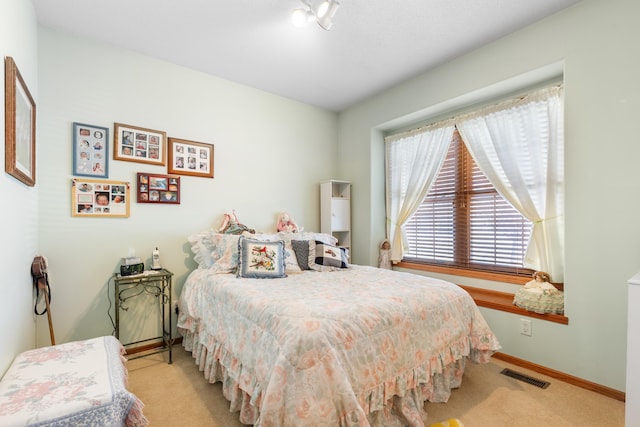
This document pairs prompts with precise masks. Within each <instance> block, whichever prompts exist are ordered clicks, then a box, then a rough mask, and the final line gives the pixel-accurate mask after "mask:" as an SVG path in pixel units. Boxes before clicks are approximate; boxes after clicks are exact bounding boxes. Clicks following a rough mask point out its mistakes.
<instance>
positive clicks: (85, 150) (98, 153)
mask: <svg viewBox="0 0 640 427" xmlns="http://www.w3.org/2000/svg"><path fill="white" fill-rule="evenodd" d="M73 175H76V176H91V177H95V178H108V177H109V129H108V128H105V127H101V126H93V125H87V124H84V123H76V122H74V123H73Z"/></svg>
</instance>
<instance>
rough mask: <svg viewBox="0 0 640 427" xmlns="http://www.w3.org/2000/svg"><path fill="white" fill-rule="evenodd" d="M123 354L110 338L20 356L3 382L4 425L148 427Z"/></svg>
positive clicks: (0, 386) (0, 397)
mask: <svg viewBox="0 0 640 427" xmlns="http://www.w3.org/2000/svg"><path fill="white" fill-rule="evenodd" d="M122 354H123V348H122V345H121V344H120V342H119V341H118V340H117V339H116V338H114V337H112V336H105V337H99V338H94V339H90V340H85V341H76V342H70V343H66V344H60V345H55V346H50V347H43V348H39V349H35V350H29V351H26V352H24V353H21V354H19V355H18V356H17V357H16V358H15V359H14V361H13V363H12V364H11V366H10V367H9V370H8V371H7V372H6V374H5V375H4V377H3V378H2V380H1V381H0V425H1V426H127V427H134V426H136V427H137V426H145V425H147V424H148V422H147V419H146V418H145V417H144V415H143V414H142V407H143V405H142V402H140V401H139V400H138V398H137V397H136V396H134V395H133V394H131V393H130V392H128V391H127V389H126V380H127V371H126V368H125V366H124V364H123V362H124V360H123V357H122Z"/></svg>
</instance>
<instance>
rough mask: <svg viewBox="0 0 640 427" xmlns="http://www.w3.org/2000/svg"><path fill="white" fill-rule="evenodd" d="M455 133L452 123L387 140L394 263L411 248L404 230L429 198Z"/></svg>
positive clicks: (388, 231) (390, 238)
mask: <svg viewBox="0 0 640 427" xmlns="http://www.w3.org/2000/svg"><path fill="white" fill-rule="evenodd" d="M453 130H454V125H453V122H452V121H447V122H441V123H438V124H437V125H432V126H427V127H423V128H420V129H416V130H413V131H410V132H405V133H402V134H397V135H392V136H390V137H387V138H386V139H385V145H386V156H385V172H386V175H387V180H386V181H387V187H386V202H387V203H386V206H387V236H388V238H389V242H390V243H391V261H392V262H394V263H395V262H399V261H401V260H402V257H403V255H404V252H405V250H406V249H408V246H409V245H408V242H407V238H406V236H405V234H404V230H403V228H402V226H403V225H404V224H405V223H406V222H407V221H408V220H409V218H411V216H412V215H413V214H414V212H415V211H416V210H417V209H418V207H419V206H420V204H421V203H422V201H423V200H424V198H425V197H426V195H427V193H428V191H429V188H430V187H431V184H432V183H433V181H434V179H435V177H436V175H437V174H438V171H439V170H440V167H441V166H442V163H443V162H444V159H445V158H446V155H447V149H448V147H449V143H450V142H451V138H452V136H453Z"/></svg>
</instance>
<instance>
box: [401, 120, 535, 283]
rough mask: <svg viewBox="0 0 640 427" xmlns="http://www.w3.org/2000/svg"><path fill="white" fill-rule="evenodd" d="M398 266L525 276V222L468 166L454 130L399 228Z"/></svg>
mask: <svg viewBox="0 0 640 427" xmlns="http://www.w3.org/2000/svg"><path fill="white" fill-rule="evenodd" d="M405 232H406V235H407V238H408V241H409V251H407V253H406V254H405V257H404V261H408V262H418V263H426V264H438V265H447V266H451V267H457V268H466V269H473V270H484V271H498V272H504V273H512V274H513V273H515V274H527V275H530V274H531V272H532V271H531V270H529V269H526V268H524V267H523V264H522V260H523V258H524V254H525V250H526V246H527V243H528V241H529V237H530V235H531V222H530V221H528V220H527V219H526V218H524V217H523V216H522V215H521V214H520V213H519V212H518V211H517V210H516V209H515V208H513V207H512V206H511V205H510V204H509V203H508V202H507V201H506V200H505V199H504V198H503V197H502V196H501V195H500V194H499V193H498V192H497V191H496V189H495V187H494V186H493V185H492V184H491V183H490V182H489V180H488V179H487V178H486V176H485V175H484V174H483V173H482V171H480V168H479V167H478V165H477V164H476V163H475V162H474V161H473V158H472V157H471V154H470V153H469V151H468V150H467V149H466V147H465V145H464V143H463V142H462V139H461V137H460V134H459V133H458V131H457V130H456V131H455V132H454V134H453V138H452V141H451V145H450V147H449V151H448V153H447V157H446V159H445V162H444V164H443V166H442V168H441V170H440V171H439V173H438V176H437V177H436V180H435V182H434V184H433V186H432V187H431V189H430V190H429V193H428V194H427V196H426V197H425V199H424V201H423V202H422V204H421V206H420V208H419V209H418V210H417V211H416V213H415V214H414V215H413V217H412V218H411V219H410V220H409V221H408V223H407V224H406V225H405Z"/></svg>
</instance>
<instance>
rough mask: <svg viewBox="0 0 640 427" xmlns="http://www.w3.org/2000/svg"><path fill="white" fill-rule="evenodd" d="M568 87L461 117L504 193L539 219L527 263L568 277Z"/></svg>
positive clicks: (473, 149) (464, 131)
mask: <svg viewBox="0 0 640 427" xmlns="http://www.w3.org/2000/svg"><path fill="white" fill-rule="evenodd" d="M562 96H563V89H562V87H554V88H547V89H543V90H540V91H537V92H534V93H531V94H529V95H527V96H526V97H524V98H522V99H518V100H512V101H508V102H505V103H501V104H498V105H495V106H492V107H489V108H486V109H482V110H480V111H476V112H474V113H471V114H469V115H465V116H461V117H458V118H457V120H456V124H457V127H458V131H459V132H460V135H461V136H462V139H463V140H464V142H465V144H466V146H467V148H468V149H469V152H470V153H471V155H472V156H473V158H474V160H475V161H476V163H477V164H478V166H479V167H480V169H481V170H482V172H483V173H484V174H485V175H486V176H487V178H488V179H489V180H490V181H491V183H492V184H493V185H494V186H495V187H496V189H497V190H498V192H499V193H500V194H501V195H502V197H504V198H505V199H506V200H507V201H509V202H510V203H511V204H512V205H513V206H514V207H515V208H516V209H517V210H518V211H519V212H520V213H521V214H522V215H523V216H524V217H526V218H527V219H528V220H530V221H531V222H532V223H533V230H532V233H531V240H530V242H529V245H528V247H527V251H526V255H525V258H524V265H525V266H526V267H529V268H532V269H534V270H540V271H546V272H547V273H549V274H550V275H551V279H552V280H553V281H556V282H563V281H564V131H563V130H564V106H563V99H562Z"/></svg>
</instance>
